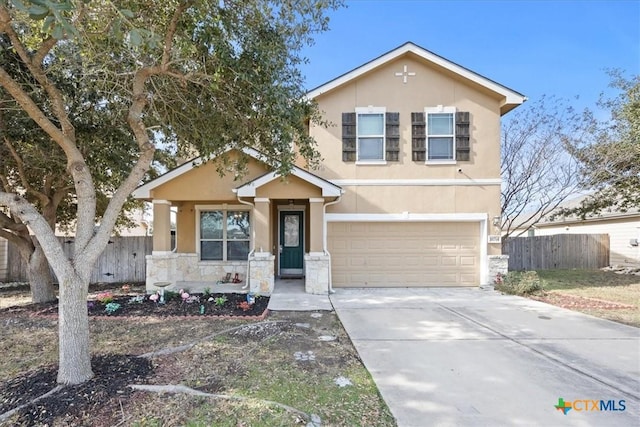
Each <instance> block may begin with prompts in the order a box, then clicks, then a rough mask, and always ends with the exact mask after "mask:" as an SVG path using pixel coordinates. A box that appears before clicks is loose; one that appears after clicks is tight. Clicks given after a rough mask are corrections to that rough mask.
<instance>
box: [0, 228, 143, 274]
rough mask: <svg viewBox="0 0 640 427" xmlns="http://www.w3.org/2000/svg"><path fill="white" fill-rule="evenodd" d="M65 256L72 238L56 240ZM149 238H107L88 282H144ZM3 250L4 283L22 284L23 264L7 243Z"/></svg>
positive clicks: (67, 253)
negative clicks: (4, 263)
mask: <svg viewBox="0 0 640 427" xmlns="http://www.w3.org/2000/svg"><path fill="white" fill-rule="evenodd" d="M58 239H59V240H60V242H61V243H62V247H63V250H64V253H65V255H66V256H67V257H68V258H70V257H71V256H72V254H73V250H74V246H75V245H74V238H73V237H58ZM152 239H153V238H152V237H150V236H123V237H111V238H110V239H109V241H110V242H112V243H109V244H108V245H107V247H106V248H105V250H104V252H102V254H101V255H100V257H99V258H98V260H97V261H96V265H95V266H94V268H93V272H92V274H91V283H120V282H144V281H145V279H146V277H145V276H146V271H147V270H146V255H151V248H152ZM7 249H8V251H7V260H8V267H9V268H8V270H9V271H8V275H7V277H8V281H12V282H26V281H27V265H26V263H25V262H24V260H23V259H22V257H21V256H20V253H19V252H18V249H17V248H16V247H15V246H14V245H13V244H12V243H11V242H9V244H8V248H7Z"/></svg>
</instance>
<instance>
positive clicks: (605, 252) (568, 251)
mask: <svg viewBox="0 0 640 427" xmlns="http://www.w3.org/2000/svg"><path fill="white" fill-rule="evenodd" d="M502 251H503V253H504V254H505V255H509V270H549V269H555V268H561V269H569V268H579V269H596V268H602V267H606V266H608V265H609V235H608V234H556V235H551V236H533V237H514V238H509V239H506V241H505V242H504V245H503V247H502Z"/></svg>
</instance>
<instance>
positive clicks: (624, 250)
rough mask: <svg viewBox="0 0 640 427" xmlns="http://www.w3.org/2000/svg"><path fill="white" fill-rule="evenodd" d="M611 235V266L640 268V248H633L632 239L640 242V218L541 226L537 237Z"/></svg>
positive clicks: (537, 231)
mask: <svg viewBox="0 0 640 427" xmlns="http://www.w3.org/2000/svg"><path fill="white" fill-rule="evenodd" d="M600 233H602V234H609V239H610V248H611V249H610V250H611V254H610V261H609V262H610V263H611V265H628V266H640V246H632V245H631V244H630V243H629V242H630V240H632V239H638V240H640V216H638V217H633V218H624V219H607V220H601V221H592V222H584V223H565V224H558V225H540V226H538V227H537V228H536V229H535V235H536V236H548V235H552V234H600Z"/></svg>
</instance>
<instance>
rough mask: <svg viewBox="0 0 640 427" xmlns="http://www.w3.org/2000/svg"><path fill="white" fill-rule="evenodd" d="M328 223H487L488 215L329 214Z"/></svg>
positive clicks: (326, 215) (326, 218) (327, 216)
mask: <svg viewBox="0 0 640 427" xmlns="http://www.w3.org/2000/svg"><path fill="white" fill-rule="evenodd" d="M324 217H325V221H326V222H476V221H486V220H487V218H488V215H487V214H486V213H448V214H447V213H443V214H424V213H422V214H419V213H409V212H402V213H394V214H371V213H369V214H364V213H363V214H357V213H354V214H351V213H327V214H325V216H324Z"/></svg>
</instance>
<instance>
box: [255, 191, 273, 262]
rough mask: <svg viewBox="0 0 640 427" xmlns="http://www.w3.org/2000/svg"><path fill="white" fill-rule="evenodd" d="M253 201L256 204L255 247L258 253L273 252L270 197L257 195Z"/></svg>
mask: <svg viewBox="0 0 640 427" xmlns="http://www.w3.org/2000/svg"><path fill="white" fill-rule="evenodd" d="M253 202H254V205H255V209H254V218H253V225H254V230H255V234H254V236H255V240H254V242H253V248H254V250H255V251H256V253H260V252H269V253H271V233H270V230H271V229H270V227H269V224H270V216H271V215H270V212H271V211H270V209H269V199H268V198H263V197H256V198H255V199H254V200H253Z"/></svg>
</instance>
